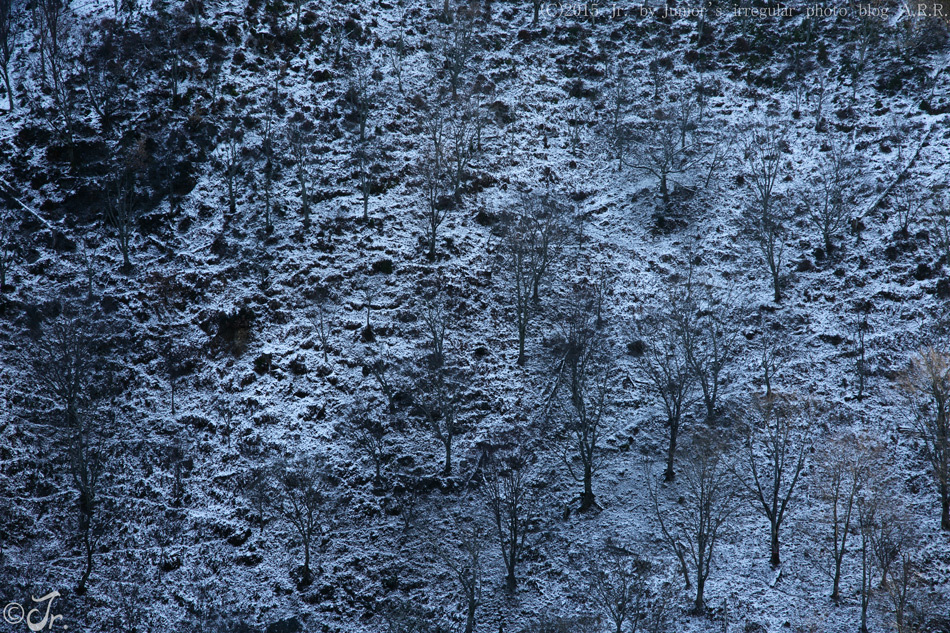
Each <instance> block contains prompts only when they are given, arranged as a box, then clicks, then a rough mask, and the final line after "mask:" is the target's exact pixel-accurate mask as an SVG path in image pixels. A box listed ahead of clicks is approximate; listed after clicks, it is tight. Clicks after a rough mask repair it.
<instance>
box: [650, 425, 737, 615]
mask: <svg viewBox="0 0 950 633" xmlns="http://www.w3.org/2000/svg"><path fill="white" fill-rule="evenodd" d="M693 448H694V450H693V452H692V454H691V456H690V459H689V460H688V461H687V463H686V464H685V465H684V466H683V468H682V469H681V470H682V475H683V476H682V482H681V484H680V485H679V486H678V490H677V491H676V493H677V494H679V495H680V496H681V497H682V499H683V503H682V504H676V503H672V502H669V503H667V504H666V505H665V506H664V507H661V506H660V491H659V485H658V484H657V483H656V482H654V481H653V476H652V473H650V474H649V477H648V484H649V487H650V496H651V499H652V501H653V511H654V515H655V517H656V520H657V522H658V524H659V526H660V532H661V533H662V535H663V542H664V544H665V545H666V547H667V548H668V549H669V550H670V552H671V553H673V554H674V555H675V556H676V557H677V559H678V560H679V562H680V567H681V569H682V571H683V574H684V576H685V577H686V581H687V589H688V588H689V587H690V582H689V581H690V573H692V575H693V579H694V580H695V587H696V597H695V600H694V610H695V612H696V613H702V612H703V611H704V610H705V608H706V605H705V600H704V593H705V588H706V581H707V580H708V579H709V575H710V573H711V572H712V562H713V555H714V553H715V551H716V545H718V544H719V542H720V540H721V539H722V537H723V536H724V535H725V534H726V533H727V532H728V531H729V529H730V521H731V519H732V517H733V515H734V514H735V512H736V509H737V503H736V501H737V498H738V496H737V492H738V490H737V486H736V483H735V479H734V477H733V475H732V472H731V471H732V468H731V467H730V465H729V463H728V461H727V460H726V458H725V455H724V454H723V448H722V447H721V446H718V445H717V444H716V443H715V442H714V441H712V440H710V439H708V438H696V440H695V441H694V447H693Z"/></svg>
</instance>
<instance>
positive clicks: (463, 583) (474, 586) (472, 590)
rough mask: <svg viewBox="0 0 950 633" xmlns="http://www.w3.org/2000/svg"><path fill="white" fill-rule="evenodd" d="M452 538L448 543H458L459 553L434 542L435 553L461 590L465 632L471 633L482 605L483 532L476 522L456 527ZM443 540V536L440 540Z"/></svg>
mask: <svg viewBox="0 0 950 633" xmlns="http://www.w3.org/2000/svg"><path fill="white" fill-rule="evenodd" d="M454 535H455V538H452V539H450V540H452V541H454V542H456V543H457V544H458V552H457V553H455V552H448V551H445V549H443V548H442V547H441V545H439V544H438V542H437V543H436V550H437V552H438V554H439V556H440V558H442V560H443V561H445V564H446V566H447V567H448V568H449V569H450V570H451V571H452V574H453V575H454V576H455V579H456V580H457V581H458V584H459V588H460V589H461V590H462V598H463V601H464V604H465V633H474V631H475V615H476V613H477V612H478V608H479V607H480V606H481V604H482V585H483V578H484V574H483V572H482V553H483V551H484V548H485V544H484V539H485V536H486V535H485V533H484V532H483V531H482V529H481V528H480V527H479V525H478V523H476V522H472V523H471V525H470V526H468V527H464V526H463V525H457V526H456V529H455V530H454ZM441 540H446V539H445V538H444V537H443V538H441V539H439V541H441Z"/></svg>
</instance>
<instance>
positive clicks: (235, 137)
mask: <svg viewBox="0 0 950 633" xmlns="http://www.w3.org/2000/svg"><path fill="white" fill-rule="evenodd" d="M223 136H224V139H223V142H222V144H221V145H220V146H219V149H218V157H217V158H218V164H219V165H220V169H221V171H222V173H223V174H224V182H225V184H226V185H227V187H228V214H227V215H225V217H224V220H225V224H227V222H228V220H230V219H231V218H233V217H235V216H236V215H237V202H236V199H237V177H238V174H239V173H240V170H241V150H242V149H243V142H242V138H243V134H241V133H240V132H239V131H238V128H237V119H232V120H231V122H230V124H229V125H228V128H227V129H226V130H225V132H224V135H223Z"/></svg>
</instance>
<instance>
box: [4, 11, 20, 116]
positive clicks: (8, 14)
mask: <svg viewBox="0 0 950 633" xmlns="http://www.w3.org/2000/svg"><path fill="white" fill-rule="evenodd" d="M13 2H14V0H0V74H2V75H3V85H4V88H6V91H7V107H8V108H9V109H10V110H13V107H14V105H13V86H12V84H11V83H10V60H12V59H13V51H14V46H15V44H16V38H17V35H18V34H19V24H18V22H17V20H16V15H15V14H14V12H13Z"/></svg>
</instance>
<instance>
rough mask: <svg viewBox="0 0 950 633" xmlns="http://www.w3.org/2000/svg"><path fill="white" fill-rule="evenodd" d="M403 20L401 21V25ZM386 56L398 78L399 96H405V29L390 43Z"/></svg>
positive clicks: (400, 30)
mask: <svg viewBox="0 0 950 633" xmlns="http://www.w3.org/2000/svg"><path fill="white" fill-rule="evenodd" d="M401 22H402V20H401V19H400V23H401ZM386 56H387V57H388V58H389V65H390V67H391V68H392V71H393V76H395V77H396V87H397V88H398V89H399V94H405V90H404V89H403V83H402V71H403V61H404V60H405V58H406V39H405V37H404V36H403V29H402V28H400V29H399V34H398V35H397V36H396V38H395V39H394V40H392V41H391V42H389V44H388V48H387V50H386Z"/></svg>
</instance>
